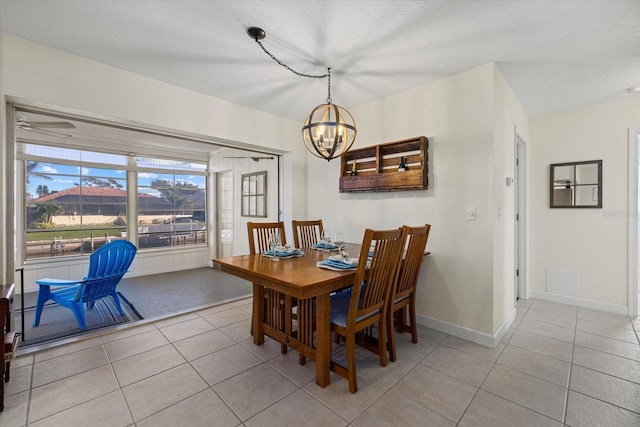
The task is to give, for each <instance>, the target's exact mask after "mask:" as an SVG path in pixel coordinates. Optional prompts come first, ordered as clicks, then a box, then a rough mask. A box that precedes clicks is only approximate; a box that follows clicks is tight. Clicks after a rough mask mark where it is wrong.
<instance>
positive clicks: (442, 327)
mask: <svg viewBox="0 0 640 427" xmlns="http://www.w3.org/2000/svg"><path fill="white" fill-rule="evenodd" d="M515 318H516V310H515V309H513V310H512V311H511V313H509V315H508V316H507V318H506V319H505V320H504V322H502V324H501V325H500V327H499V328H498V330H497V331H496V333H495V334H493V335H491V334H487V333H485V332H480V331H476V330H475V329H470V328H466V327H464V326H460V325H456V324H455V323H449V322H445V321H444V320H438V319H434V318H431V317H428V316H421V315H419V314H418V315H416V323H417V324H418V325H421V326H426V327H427V328H431V329H435V330H436V331H440V332H444V333H445V334H449V335H453V336H455V337H458V338H462V339H464V340H467V341H471V342H474V343H476V344H480V345H484V346H485V347H491V348H496V346H497V345H498V343H499V342H500V340H501V339H502V337H503V336H504V334H505V333H506V332H507V330H508V329H509V327H510V326H511V324H512V323H513V321H514V320H515Z"/></svg>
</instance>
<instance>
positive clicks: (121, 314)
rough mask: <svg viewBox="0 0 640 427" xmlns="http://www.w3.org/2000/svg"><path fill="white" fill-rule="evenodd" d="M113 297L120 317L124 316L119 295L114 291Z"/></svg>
mask: <svg viewBox="0 0 640 427" xmlns="http://www.w3.org/2000/svg"><path fill="white" fill-rule="evenodd" d="M111 297H112V298H113V302H114V303H115V304H116V308H117V309H118V312H119V313H120V316H124V311H122V305H121V304H120V298H119V297H118V294H117V293H116V292H115V291H114V292H113V293H112V294H111Z"/></svg>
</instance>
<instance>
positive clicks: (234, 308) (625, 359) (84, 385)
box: [0, 299, 640, 427]
mask: <svg viewBox="0 0 640 427" xmlns="http://www.w3.org/2000/svg"><path fill="white" fill-rule="evenodd" d="M250 311H251V304H250V300H246V299H245V300H240V301H236V302H233V303H229V304H225V305H223V306H218V307H213V308H209V309H205V310H201V311H197V312H193V313H189V314H185V315H181V316H177V317H173V318H169V319H165V320H162V321H158V322H155V323H150V324H145V325H141V326H137V327H132V328H128V329H125V330H122V331H118V332H115V333H111V334H108V335H102V336H99V337H94V338H91V339H87V340H84V341H79V342H75V343H73V344H67V345H64V346H61V347H57V348H54V349H50V350H45V351H41V352H38V353H35V354H30V355H24V356H20V357H18V359H17V360H16V361H14V363H13V364H12V369H11V374H12V379H11V381H10V382H9V383H7V390H6V392H7V395H6V396H5V411H4V412H3V413H0V425H2V427H11V426H25V425H28V426H47V425H55V426H60V425H62V426H85V425H91V426H100V425H104V426H133V425H135V426H140V427H142V426H199V425H202V426H205V425H206V426H210V425H216V426H238V425H244V426H275V425H279V426H289V425H291V426H294V425H306V426H314V425H318V426H347V425H350V426H385V425H388V426H397V425H402V426H414V425H416V426H432V425H433V426H456V425H458V426H492V427H494V426H536V427H539V426H562V425H567V426H617V427H621V426H635V427H638V426H640V344H639V341H638V331H639V330H640V320H629V319H628V318H626V317H623V316H617V315H613V314H609V313H604V312H598V311H594V310H588V309H583V308H577V307H573V306H567V305H561V304H555V303H550V302H546V301H542V300H526V301H520V302H519V303H518V315H517V317H516V320H515V321H514V324H513V328H512V329H510V330H509V331H508V333H507V334H506V335H505V337H504V338H503V340H502V342H501V343H500V344H499V345H498V346H497V348H495V349H492V348H487V347H482V346H479V345H476V344H473V343H470V342H468V341H464V340H461V339H459V338H456V337H453V336H448V335H446V334H444V333H441V332H438V331H435V330H432V329H428V328H423V327H421V328H419V329H420V339H419V342H418V344H411V340H410V337H409V335H408V334H403V335H398V337H397V343H398V355H399V358H398V360H397V361H396V362H395V363H390V364H389V365H388V366H387V367H386V368H382V367H380V366H379V365H378V363H377V358H375V357H374V356H373V355H371V354H369V353H367V352H366V351H359V353H358V365H357V366H358V386H359V391H358V393H357V394H353V395H352V394H350V393H349V391H348V385H347V382H346V380H344V379H342V378H340V377H337V376H334V375H333V374H332V378H331V381H332V382H331V385H330V386H329V387H327V388H324V389H323V388H320V387H318V386H316V385H315V382H314V376H315V373H314V364H313V362H308V363H307V364H306V365H304V366H300V365H299V364H298V357H297V353H295V352H294V351H292V352H290V353H289V354H287V355H281V354H280V346H279V344H277V343H275V342H273V341H267V342H266V343H265V344H264V345H262V346H255V345H253V344H252V341H251V338H250V336H249V321H250ZM340 351H341V349H340V348H337V349H336V352H340Z"/></svg>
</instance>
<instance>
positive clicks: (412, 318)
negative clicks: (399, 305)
mask: <svg viewBox="0 0 640 427" xmlns="http://www.w3.org/2000/svg"><path fill="white" fill-rule="evenodd" d="M409 322H411V342H412V343H414V344H416V343H417V342H418V327H417V326H416V298H415V295H412V296H411V302H410V303H409Z"/></svg>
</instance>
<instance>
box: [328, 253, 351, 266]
mask: <svg viewBox="0 0 640 427" xmlns="http://www.w3.org/2000/svg"><path fill="white" fill-rule="evenodd" d="M328 259H329V261H333V262H339V263H342V264H347V265H351V266H354V267H355V266H356V265H358V258H349V257H343V256H342V255H331V256H330V257H329V258H328Z"/></svg>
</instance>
